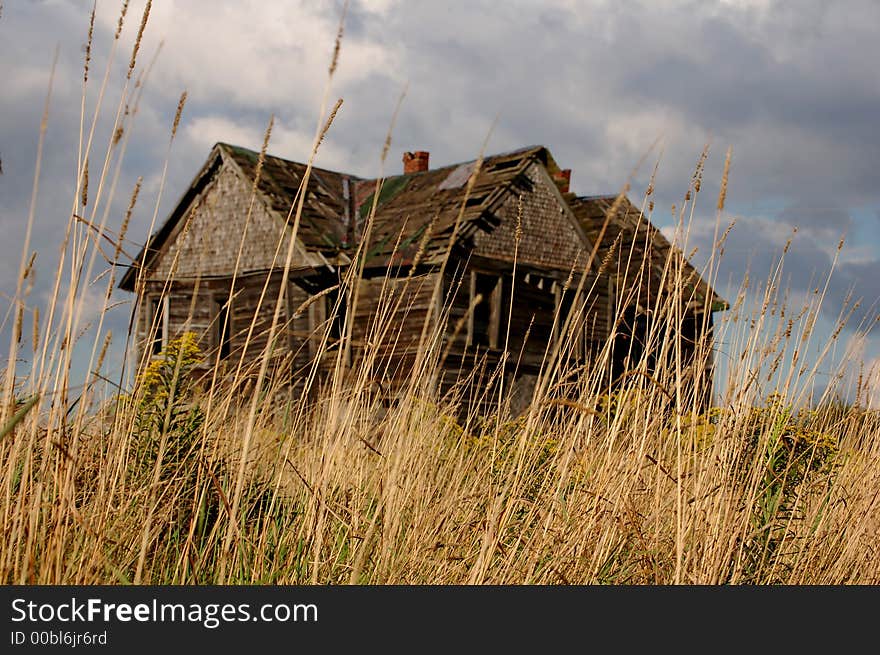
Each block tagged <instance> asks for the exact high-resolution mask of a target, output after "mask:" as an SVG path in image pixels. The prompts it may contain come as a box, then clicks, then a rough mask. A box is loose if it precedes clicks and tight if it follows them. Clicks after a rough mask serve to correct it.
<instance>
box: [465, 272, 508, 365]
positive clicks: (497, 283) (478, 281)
mask: <svg viewBox="0 0 880 655" xmlns="http://www.w3.org/2000/svg"><path fill="white" fill-rule="evenodd" d="M504 286H505V285H504V278H503V277H502V276H500V275H493V274H490V273H478V272H476V271H472V272H471V279H470V299H471V306H472V307H473V311H472V312H471V314H470V320H469V321H468V345H480V346H486V347H488V348H493V349H497V348H499V347H500V345H503V343H502V340H501V335H502V331H501V330H502V326H503V325H504V324H506V322H507V321H506V318H505V316H506V310H505V307H504V303H503V302H502V295H503V291H504ZM508 286H509V285H508ZM478 297H479V298H480V302H477V298H478ZM474 303H476V305H475V304H474Z"/></svg>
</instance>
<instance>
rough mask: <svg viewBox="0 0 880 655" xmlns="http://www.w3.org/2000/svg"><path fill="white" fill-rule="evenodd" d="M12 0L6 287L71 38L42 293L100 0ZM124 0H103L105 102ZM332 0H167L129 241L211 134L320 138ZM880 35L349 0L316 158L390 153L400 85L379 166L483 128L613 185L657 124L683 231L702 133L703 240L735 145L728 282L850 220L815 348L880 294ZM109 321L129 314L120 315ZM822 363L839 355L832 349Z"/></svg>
mask: <svg viewBox="0 0 880 655" xmlns="http://www.w3.org/2000/svg"><path fill="white" fill-rule="evenodd" d="M143 4H144V0H139V1H138V0H132V2H131V3H130V7H129V10H128V15H127V17H126V22H125V24H124V26H123V30H122V35H121V39H120V44H119V49H118V52H117V54H116V55H115V59H114V60H113V68H112V69H111V71H110V75H109V78H108V84H107V90H106V92H105V97H104V102H103V105H102V106H103V110H102V114H101V116H100V119H99V121H98V128H97V132H96V136H95V144H96V147H95V152H96V153H100V157H99V156H98V155H95V157H96V158H103V153H104V150H105V149H106V146H107V143H108V139H109V137H110V134H111V125H112V120H113V116H114V113H115V110H116V106H117V103H118V101H119V97H120V94H121V92H122V88H123V82H124V78H125V72H126V70H127V67H128V60H129V57H130V52H131V47H132V43H133V41H134V35H135V34H136V32H137V28H138V24H139V23H140V17H141V12H142V9H143ZM0 5H2V15H0V79H2V80H3V96H2V101H0V102H2V111H0V159H2V171H3V172H2V175H0V229H2V235H3V238H2V239H0V292H2V293H3V294H4V298H6V297H8V296H9V295H10V294H11V293H13V292H14V289H15V276H16V271H17V268H18V262H19V259H20V257H21V244H22V243H23V240H24V237H25V227H26V224H27V220H26V218H27V215H28V208H29V203H30V196H31V189H32V184H33V178H34V164H35V158H36V150H37V139H38V134H39V123H40V115H41V112H42V106H43V101H44V97H45V94H46V89H47V83H48V78H49V70H50V66H51V63H52V59H53V53H54V52H55V50H56V48H57V49H58V61H57V71H56V76H55V81H54V88H53V95H52V101H51V105H50V114H49V125H48V130H47V134H46V142H45V150H44V159H43V162H42V173H41V177H40V190H39V194H38V201H37V205H36V214H35V216H36V218H35V225H34V233H33V235H32V244H31V246H32V249H34V250H36V251H37V252H38V261H37V273H38V275H37V284H36V287H35V289H34V291H33V292H32V300H31V304H37V303H38V302H39V298H40V297H41V294H43V297H45V294H46V293H47V285H48V282H49V281H50V280H51V279H52V278H53V276H54V270H55V268H54V267H55V262H56V261H57V251H58V244H59V243H60V232H61V231H62V230H63V227H64V225H66V220H67V219H66V216H67V214H68V212H69V210H70V206H71V202H72V189H73V184H74V182H75V177H76V174H75V171H76V168H75V166H76V152H77V142H78V137H79V117H80V104H81V93H82V66H83V58H84V51H85V41H86V34H87V30H88V17H89V12H90V10H91V5H92V2H91V0H88V1H86V0H3V1H2V3H0ZM121 5H122V2H121V0H98V2H97V14H96V16H97V17H96V22H95V36H94V45H93V61H92V72H91V75H90V80H89V87H88V91H87V105H86V109H87V115H89V116H91V113H92V112H93V110H94V107H95V104H96V102H97V98H98V89H99V87H100V83H101V80H102V78H103V76H104V71H105V68H106V64H107V60H108V53H109V52H110V51H111V46H112V42H113V36H114V32H115V31H116V28H117V23H118V18H119V10H120V6H121ZM340 12H341V3H338V2H333V1H327V2H322V1H317V0H313V1H310V2H297V1H294V0H272V1H269V0H260V1H258V0H235V1H233V0H154V2H153V8H152V12H151V15H150V19H149V23H148V25H147V29H146V34H145V37H144V39H143V42H142V44H141V48H140V58H139V61H138V66H137V68H136V74H137V73H138V72H140V71H142V70H143V69H144V68H146V67H147V66H148V65H149V62H150V60H151V59H152V58H153V56H154V55H155V54H156V52H157V49H159V46H160V43H161V49H160V51H159V53H158V56H157V57H156V58H155V64H154V65H153V66H152V68H151V69H150V73H149V77H148V79H147V82H146V85H145V88H144V90H143V96H142V99H141V102H140V105H139V111H138V114H137V116H136V117H135V120H134V122H133V123H132V125H131V127H130V128H128V134H127V138H128V139H129V141H128V149H127V154H126V157H125V161H124V166H123V168H122V172H121V176H120V181H119V184H118V187H117V191H116V195H115V198H114V200H113V202H112V203H111V205H110V207H111V209H112V211H111V214H110V218H109V224H110V226H111V227H112V228H116V227H118V225H119V223H120V221H121V217H122V214H123V213H124V207H125V204H126V202H127V197H128V195H129V193H130V190H131V188H132V187H133V185H134V181H135V179H136V178H137V177H138V176H143V178H144V188H143V192H142V194H141V199H140V201H139V204H138V209H137V211H136V213H135V217H134V220H133V222H132V226H131V229H130V232H129V236H130V238H131V240H132V241H133V242H138V243H141V242H143V240H144V238H145V237H146V234H147V232H148V230H149V225H150V219H151V217H152V215H153V212H154V210H155V208H156V205H157V202H158V216H159V218H160V220H161V219H162V218H163V217H164V215H165V214H166V213H167V211H168V210H169V209H170V207H171V206H172V205H173V204H174V202H175V201H176V200H177V198H178V197H179V196H180V195H181V194H182V192H183V191H184V189H185V187H186V186H187V185H188V183H189V181H190V180H191V178H192V176H193V175H194V173H195V172H196V170H197V169H198V167H199V166H200V165H201V164H202V162H203V161H204V159H205V157H206V156H207V154H208V152H209V150H210V148H211V146H212V144H213V143H215V142H216V141H227V142H233V143H237V144H240V145H243V146H246V147H250V148H254V149H259V146H260V143H261V141H262V134H263V131H264V129H265V126H266V123H267V121H268V119H269V116H270V115H272V114H274V116H275V129H274V132H273V136H272V141H271V145H270V151H271V152H272V153H273V154H276V155H279V156H282V157H287V158H290V159H295V160H304V159H305V158H306V157H307V156H308V152H309V149H310V144H311V141H312V138H313V135H314V131H315V125H316V122H317V120H318V112H319V109H320V104H321V99H322V96H323V93H324V89H325V85H326V82H327V67H328V63H329V61H330V57H331V52H332V50H333V43H334V37H335V34H336V30H337V26H338V21H339V16H340ZM878 37H880V3H877V2H876V1H875V0H846V1H845V2H839V3H833V5H832V4H830V3H826V2H824V1H821V0H803V1H800V2H797V3H793V2H782V1H780V2H774V1H773V0H718V1H717V2H711V1H709V0H701V1H696V0H694V1H685V0H665V1H653V2H638V1H634V0H632V1H630V0H612V1H607V2H605V1H599V0H596V1H577V0H542V1H541V2H537V1H534V2H522V1H518V2H504V3H500V2H494V1H492V2H489V1H480V0H470V1H468V2H436V1H430V2H428V1H424V2H423V1H421V0H405V1H403V0H375V1H372V0H353V1H352V2H351V4H350V7H349V10H348V13H347V16H346V20H345V32H344V38H343V42H342V49H341V57H340V61H339V67H338V71H337V73H336V76H335V78H334V80H333V87H332V91H331V95H332V98H333V99H334V100H335V98H336V97H342V98H343V99H344V104H343V107H342V109H341V110H340V112H339V114H338V117H337V119H336V121H335V123H334V125H333V128H332V130H331V132H330V133H329V135H328V137H327V139H326V141H325V143H324V145H323V146H322V149H321V152H320V154H319V157H318V164H319V165H321V166H324V167H328V168H336V169H342V170H345V171H349V172H352V173H355V174H361V175H366V176H373V175H377V174H379V172H380V164H379V159H380V154H381V151H382V144H383V141H384V138H385V134H386V132H387V130H388V126H389V123H390V120H391V116H392V114H393V111H394V107H395V105H396V104H397V102H398V99H399V97H400V96H401V93H403V92H404V90H405V91H406V95H405V98H404V100H403V104H402V107H401V110H400V114H399V118H398V121H397V124H396V127H395V130H394V142H393V145H392V149H391V154H390V156H389V161H388V163H387V165H386V169H385V172H386V173H388V174H394V173H398V172H400V169H401V164H400V156H401V153H402V152H403V151H404V150H413V149H423V150H429V151H430V152H431V164H432V165H433V166H436V165H446V164H450V163H454V162H458V161H464V160H469V159H473V158H474V156H475V155H476V153H477V152H478V151H479V149H480V146H481V144H482V143H483V141H484V140H485V139H486V138H487V135H488V137H489V140H488V147H487V149H488V151H489V152H501V151H505V150H510V149H514V148H518V147H521V146H525V145H530V144H543V145H546V146H547V147H548V148H549V149H550V150H551V152H552V153H553V155H554V157H555V158H556V160H557V161H558V162H559V163H560V165H561V166H563V167H566V168H571V169H572V170H573V173H572V188H573V190H574V191H577V192H578V193H581V194H594V193H613V192H616V191H617V190H618V189H620V187H621V186H622V184H623V183H624V182H626V181H627V179H628V177H629V176H630V174H631V173H632V171H633V169H634V167H635V165H636V164H637V162H638V161H639V160H640V158H641V157H642V156H643V155H644V154H645V153H646V152H648V151H649V149H650V148H651V147H652V144H654V143H655V142H656V141H657V140H658V139H660V142H659V145H658V146H657V147H655V148H654V150H652V151H651V154H650V155H649V159H648V160H647V163H646V164H644V165H643V166H642V167H641V168H640V169H639V170H637V171H636V173H635V175H634V177H633V178H632V183H633V190H632V193H631V196H632V197H633V198H635V199H638V198H639V196H640V195H641V194H642V193H643V192H644V190H645V188H646V186H647V183H648V178H649V175H650V172H651V169H652V167H653V165H654V162H655V161H656V158H657V156H658V155H661V159H660V164H659V169H658V175H657V181H656V188H657V196H656V198H657V200H656V207H655V212H654V215H653V220H654V222H655V223H657V224H658V225H660V226H662V227H664V228H666V229H667V230H670V231H671V229H672V226H673V224H674V221H673V218H672V214H671V206H672V204H673V203H675V204H677V205H678V206H680V204H681V199H682V196H683V195H684V193H685V191H686V189H687V186H688V183H689V181H690V179H691V174H692V172H693V169H694V166H695V164H696V162H697V159H698V157H699V155H700V152H701V151H702V149H703V148H704V146H705V145H706V144H707V143H708V144H709V146H710V150H709V159H708V163H707V166H706V173H705V176H704V182H703V187H702V192H701V196H700V198H699V200H698V202H697V205H696V212H695V215H694V216H695V217H694V224H693V225H692V228H691V237H690V243H689V249H690V248H692V247H696V248H697V252H696V254H695V255H694V260H695V261H696V262H700V261H705V259H706V257H708V255H709V253H710V251H711V243H712V234H713V232H714V229H715V222H716V214H715V198H716V196H717V190H718V183H719V180H720V178H721V169H722V166H723V161H724V153H725V151H726V150H727V148H728V147H732V148H733V164H732V169H731V176H730V183H729V189H728V202H727V207H726V209H725V214H724V215H723V216H722V217H721V223H722V229H723V228H724V227H726V225H727V224H728V223H729V222H730V221H736V223H735V225H734V227H733V229H732V231H731V232H730V236H729V237H728V240H727V243H726V246H725V250H724V255H723V258H722V264H721V267H720V272H719V285H718V286H719V289H720V290H721V291H722V293H724V294H726V295H727V297H729V298H733V297H735V296H736V295H737V292H738V289H739V287H740V285H741V283H742V281H743V279H744V276H745V274H746V272H748V273H749V275H750V279H751V280H752V282H751V283H750V285H751V286H750V288H751V289H753V290H754V289H755V288H756V282H755V281H756V280H757V281H760V280H762V279H763V280H766V279H767V276H768V272H769V271H770V270H771V267H772V266H773V263H774V262H775V260H776V259H777V258H778V256H779V255H780V253H781V251H782V248H783V246H784V245H785V243H786V241H787V240H788V239H789V238H790V237H792V235H794V238H793V243H792V246H791V249H790V250H789V252H788V254H787V259H786V262H785V268H784V273H783V282H784V285H785V288H786V289H787V291H788V295H789V298H790V299H791V301H792V303H793V304H794V305H797V303H799V302H801V301H802V299H803V298H804V297H806V296H807V295H808V294H809V293H810V292H811V291H812V290H813V289H814V288H816V287H817V286H823V285H824V281H825V279H826V278H827V274H828V271H829V269H830V267H831V265H832V261H833V259H834V257H835V256H836V255H837V248H838V243H839V241H840V239H841V237H843V236H845V237H846V241H845V244H844V247H843V249H842V251H841V252H840V254H839V257H838V261H837V264H836V268H835V270H834V272H833V274H832V277H831V281H830V283H829V284H828V292H827V296H826V298H825V300H824V303H823V312H822V318H821V319H820V321H819V323H818V328H817V329H818V331H819V335H820V337H821V338H819V339H818V340H817V343H816V344H815V347H820V346H821V345H823V342H824V341H825V340H826V338H827V336H828V335H830V334H831V333H832V332H833V330H834V321H835V319H836V317H837V316H838V314H839V313H840V311H841V308H842V307H843V306H844V303H845V300H846V299H847V297H848V296H849V297H850V298H860V299H861V301H862V304H861V305H860V307H859V309H858V310H857V311H856V314H855V315H854V318H853V319H852V320H851V322H850V328H847V329H846V330H844V332H843V337H845V338H850V337H852V336H853V334H854V330H853V329H852V327H853V326H855V325H856V324H857V323H858V322H859V321H861V320H862V318H863V317H867V318H865V320H869V319H870V318H871V317H873V315H874V314H876V313H877V310H878V307H877V306H876V302H877V300H878V298H880V248H878V246H880V229H878V227H880V184H878V172H877V171H878V165H880V129H878V126H877V121H878V117H880V68H878V67H877V65H876V62H877V61H880V38H878ZM184 90H186V92H187V94H188V100H187V104H186V108H185V111H184V116H183V121H182V123H181V126H180V130H179V133H178V135H177V138H176V140H175V142H174V144H173V148H172V150H171V155H170V159H169V160H168V174H167V181H166V183H165V187H164V190H162V194H161V196H160V195H159V191H160V180H161V178H162V170H163V164H164V162H165V160H166V153H167V151H168V140H169V133H170V128H171V123H172V120H173V116H174V111H175V108H176V106H177V102H178V98H179V96H180V94H181V92H182V91H184ZM94 184H95V182H94V181H93V182H92V185H94ZM127 248H128V249H129V250H136V248H137V245H136V244H134V243H133V244H129V245H128V246H127ZM96 294H97V292H96ZM96 297H97V295H96ZM120 299H124V298H122V297H121V296H120ZM719 318H720V316H719ZM8 325H9V321H8V320H7V321H6V322H5V323H4V330H5V334H6V335H7V337H6V338H8ZM109 325H110V326H111V327H112V329H114V332H116V331H123V332H124V329H125V318H124V316H123V313H119V317H118V318H113V319H111V320H110V323H109ZM823 335H824V336H823ZM859 347H860V348H861V351H859V352H858V354H857V357H858V358H860V359H861V360H863V361H864V362H865V363H866V364H871V363H872V362H873V361H874V360H875V358H877V357H878V356H880V339H877V338H874V337H872V336H871V335H869V336H868V337H867V338H865V339H860V340H859ZM731 348H732V346H731ZM842 352H843V349H842V348H841V353H842ZM117 354H118V353H117ZM728 355H729V353H722V356H721V359H722V360H723V359H724V357H726V356H728ZM822 370H823V371H824V372H823V373H822V374H823V375H825V374H827V373H828V372H829V371H830V365H829V366H828V367H826V368H823V369H822Z"/></svg>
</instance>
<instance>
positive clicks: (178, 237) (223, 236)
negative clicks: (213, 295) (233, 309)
mask: <svg viewBox="0 0 880 655" xmlns="http://www.w3.org/2000/svg"><path fill="white" fill-rule="evenodd" d="M252 195H253V194H252V193H251V186H250V185H248V183H247V182H245V181H244V180H243V179H242V177H241V176H240V175H239V174H238V172H237V171H236V170H235V168H234V164H232V163H224V164H223V165H222V166H221V168H220V170H219V171H217V173H216V175H215V176H214V178H213V179H212V180H211V182H210V183H209V184H208V185H207V186H206V187H205V189H204V190H203V191H202V193H201V194H200V195H199V196H197V197H196V198H195V200H194V201H193V202H192V203H191V204H190V206H189V208H188V209H187V211H186V212H185V214H184V218H182V219H181V221H180V223H179V224H178V225H177V226H176V228H175V232H174V233H172V235H171V236H170V238H168V239H167V240H166V242H165V245H164V246H163V250H162V251H161V252H160V254H159V255H158V256H157V257H156V259H155V260H154V261H153V264H152V266H151V268H150V271H149V273H148V278H150V279H168V278H169V277H171V276H172V273H173V274H174V278H175V279H194V278H196V277H199V276H201V277H210V276H229V275H230V274H231V273H232V271H234V270H235V263H236V259H237V257H238V251H239V248H240V247H241V248H242V253H241V263H240V268H239V271H241V272H245V271H262V270H268V269H269V268H271V267H272V266H273V256H274V254H275V251H276V248H277V247H278V240H279V238H280V237H281V230H282V225H283V219H281V218H280V217H278V216H276V215H274V214H273V213H271V212H269V210H267V209H266V207H265V205H264V204H263V201H262V199H261V198H260V197H256V198H255V199H254V202H253V208H252V210H251V215H250V220H248V208H249V207H250V206H251V197H252ZM284 229H285V232H286V233H287V234H288V235H289V234H290V228H289V227H286V228H284ZM242 243H243V244H244V245H243V247H242ZM288 243H289V241H287V240H285V243H284V245H283V246H282V250H281V254H280V256H279V259H281V260H282V261H276V262H275V263H274V266H276V267H283V265H284V262H283V258H284V257H285V256H286V253H287V244H288ZM302 260H303V258H302V257H301V256H299V255H297V258H296V261H295V265H296V266H299V265H300V264H302V263H303V261H302Z"/></svg>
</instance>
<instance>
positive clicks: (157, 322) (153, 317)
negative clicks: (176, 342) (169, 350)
mask: <svg viewBox="0 0 880 655" xmlns="http://www.w3.org/2000/svg"><path fill="white" fill-rule="evenodd" d="M165 300H166V299H165V298H164V297H162V296H159V297H156V296H151V297H150V298H149V300H148V301H147V308H148V315H147V336H148V339H149V350H150V354H151V355H158V354H159V353H161V352H162V348H163V347H164V346H165V329H166V325H165V323H166V321H165V318H166V317H165Z"/></svg>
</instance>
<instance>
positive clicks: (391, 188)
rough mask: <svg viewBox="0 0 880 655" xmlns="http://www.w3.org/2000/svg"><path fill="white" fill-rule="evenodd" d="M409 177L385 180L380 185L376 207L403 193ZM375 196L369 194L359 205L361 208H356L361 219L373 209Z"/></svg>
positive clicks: (374, 193) (401, 176)
mask: <svg viewBox="0 0 880 655" xmlns="http://www.w3.org/2000/svg"><path fill="white" fill-rule="evenodd" d="M409 180H410V177H409V176H408V175H399V176H397V177H392V178H390V179H387V180H385V182H384V183H383V184H382V188H381V189H380V190H379V202H378V205H377V206H380V207H381V206H382V205H383V204H385V203H386V202H388V201H389V200H391V199H392V198H393V197H394V196H396V195H397V194H398V193H400V192H401V191H403V190H404V189H405V188H406V185H407V184H409ZM374 195H376V192H375V191H374V192H373V193H371V194H370V195H369V196H368V197H367V199H366V200H364V201H363V202H362V203H361V206H360V207H358V212H359V213H360V217H361V219H365V218H366V217H367V216H369V214H370V209H372V208H373V196H374Z"/></svg>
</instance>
